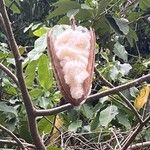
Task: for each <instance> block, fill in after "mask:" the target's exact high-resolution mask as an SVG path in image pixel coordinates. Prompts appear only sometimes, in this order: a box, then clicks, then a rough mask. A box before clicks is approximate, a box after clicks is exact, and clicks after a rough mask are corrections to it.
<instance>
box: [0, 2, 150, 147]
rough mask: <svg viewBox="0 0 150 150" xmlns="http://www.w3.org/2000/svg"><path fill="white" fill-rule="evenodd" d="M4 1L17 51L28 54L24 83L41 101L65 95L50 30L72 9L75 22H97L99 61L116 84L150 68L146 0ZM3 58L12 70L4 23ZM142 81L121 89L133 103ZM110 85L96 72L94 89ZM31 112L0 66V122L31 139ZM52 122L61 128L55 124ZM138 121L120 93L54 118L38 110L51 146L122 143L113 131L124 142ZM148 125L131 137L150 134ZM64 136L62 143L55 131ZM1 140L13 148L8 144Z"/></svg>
mask: <svg viewBox="0 0 150 150" xmlns="http://www.w3.org/2000/svg"><path fill="white" fill-rule="evenodd" d="M5 3H6V6H7V11H8V14H9V17H10V20H11V22H12V27H13V32H14V35H15V38H16V41H17V43H18V45H19V51H20V53H21V55H22V57H23V58H24V61H23V69H24V76H25V81H26V85H27V87H28V90H29V93H30V95H31V97H32V102H33V103H34V105H35V106H36V107H37V108H40V109H47V108H53V107H55V106H56V105H58V103H59V101H60V98H61V97H62V96H61V94H60V92H59V91H58V88H57V85H56V81H55V79H54V77H53V71H52V68H51V64H50V61H49V58H48V56H47V51H46V49H47V43H46V33H47V32H48V31H49V30H50V28H52V27H53V26H54V25H56V24H69V17H70V16H71V15H74V16H75V18H76V20H77V24H78V25H83V26H86V27H88V28H89V27H92V28H94V29H95V33H96V38H97V41H96V42H97V45H96V63H95V66H96V68H97V70H98V71H99V73H100V74H101V75H103V77H105V78H106V79H107V80H108V81H109V82H111V83H112V84H113V85H114V86H117V85H121V84H123V83H127V82H129V81H132V80H134V79H136V78H139V77H141V76H142V75H146V74H148V73H149V70H150V57H149V56H150V28H149V25H150V15H149V14H150V1H149V0H130V1H125V0H107V1H106V0H99V1H98V0H97V1H96V0H72V1H71V0H58V1H56V0H14V1H12V0H5ZM0 62H1V63H2V64H4V65H5V66H7V67H8V68H9V69H10V70H11V71H12V72H14V73H15V64H14V58H13V56H12V54H11V52H10V50H9V47H8V44H7V38H6V37H5V34H4V32H3V30H0ZM144 84H148V83H144ZM141 87H142V85H140V86H137V87H132V88H130V89H127V90H125V91H123V92H122V93H123V95H124V96H125V97H126V98H128V99H129V100H130V101H131V102H132V103H134V100H135V98H136V97H137V94H138V93H139V89H141ZM108 88H109V87H108V86H107V85H106V84H105V83H104V82H102V81H101V80H100V79H99V76H98V74H96V73H95V75H94V79H93V85H92V93H91V94H95V93H98V92H100V91H103V90H105V89H108ZM146 108H147V109H146ZM148 108H149V103H147V105H145V106H144V108H142V109H141V110H140V111H139V113H140V114H141V116H142V118H145V117H146V116H147V114H148V113H149V109H148ZM108 114H109V115H108ZM26 118H27V117H26V112H25V108H24V105H23V102H22V98H21V95H20V91H19V89H18V88H17V86H16V85H15V84H14V83H13V82H12V80H11V79H10V78H9V77H7V76H6V74H5V73H4V72H2V71H0V123H1V124H2V125H4V126H5V127H7V128H8V129H9V130H11V131H12V132H13V133H15V134H16V135H17V136H18V137H19V138H22V139H24V140H25V141H26V142H29V143H32V138H31V136H30V132H29V130H28V125H27V119H26ZM53 122H55V126H57V128H59V130H57V129H55V128H54V127H53V124H54V123H53ZM136 123H137V120H136V118H135V115H134V113H133V112H132V111H131V110H130V109H129V108H128V107H127V106H126V104H125V103H124V101H123V100H122V98H121V97H119V96H118V95H111V96H107V97H104V98H102V99H100V100H99V99H97V100H95V101H93V102H89V103H85V104H84V105H82V106H81V107H79V108H74V109H72V110H69V111H66V112H63V113H60V114H58V115H57V117H56V116H49V117H40V118H38V129H39V132H40V135H41V137H43V139H44V140H45V141H48V137H49V135H50V136H52V135H53V136H52V137H51V142H50V144H49V149H52V148H53V149H54V148H55V149H56V147H60V143H61V144H62V143H63V144H64V145H63V146H64V147H65V148H69V147H70V148H73V147H75V146H78V147H81V148H82V149H83V148H84V149H85V148H87V147H86V146H87V144H88V145H89V147H88V148H89V149H90V148H91V147H92V148H95V149H96V146H97V147H98V148H99V146H100V143H102V144H101V146H102V148H104V147H105V146H106V147H107V146H108V145H111V146H112V147H115V146H116V144H118V143H117V142H116V139H115V138H114V136H115V135H117V137H118V139H119V141H120V142H122V141H123V139H124V138H125V137H126V136H127V135H128V134H129V131H131V130H133V128H134V127H135V124H136ZM60 132H61V134H60ZM71 132H72V133H74V134H72V133H71ZM149 132H150V130H149V125H147V127H145V128H144V129H143V130H142V132H141V133H140V134H139V135H138V136H137V138H136V139H135V141H134V142H135V143H136V142H142V141H149V139H150V134H149ZM55 134H56V135H55ZM60 135H61V137H62V139H63V142H62V141H60V140H59V139H60V138H57V137H60ZM75 135H76V136H77V137H78V138H75ZM0 137H1V139H5V137H6V135H5V133H4V132H1V131H0ZM83 138H84V139H86V140H87V141H88V142H87V141H86V140H83ZM90 139H92V140H91V143H89V141H90ZM111 139H112V140H111ZM81 141H82V142H81ZM48 143H49V142H48ZM106 143H109V144H106ZM2 146H3V147H5V148H9V147H12V146H11V145H7V144H3V145H2ZM61 146H62V145H61ZM58 149H59V148H58Z"/></svg>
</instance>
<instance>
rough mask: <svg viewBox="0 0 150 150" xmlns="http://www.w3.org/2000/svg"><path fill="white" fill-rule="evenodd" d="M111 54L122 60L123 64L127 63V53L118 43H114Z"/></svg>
mask: <svg viewBox="0 0 150 150" xmlns="http://www.w3.org/2000/svg"><path fill="white" fill-rule="evenodd" d="M113 52H114V53H115V54H116V55H117V56H118V57H119V58H121V59H122V60H124V61H125V62H127V61H128V53H127V51H126V50H125V48H124V46H123V45H121V44H120V43H119V42H116V43H115V45H114V49H113Z"/></svg>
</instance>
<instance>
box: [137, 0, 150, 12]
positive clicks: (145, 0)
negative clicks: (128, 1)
mask: <svg viewBox="0 0 150 150" xmlns="http://www.w3.org/2000/svg"><path fill="white" fill-rule="evenodd" d="M139 7H140V8H141V9H142V10H147V9H149V8H150V1H149V0H140V1H139Z"/></svg>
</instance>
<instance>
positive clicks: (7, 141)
mask: <svg viewBox="0 0 150 150" xmlns="http://www.w3.org/2000/svg"><path fill="white" fill-rule="evenodd" d="M0 144H10V145H18V143H17V142H16V141H13V140H2V139H0ZM22 144H23V145H24V146H25V147H28V148H32V149H35V146H34V145H32V144H29V143H25V142H22Z"/></svg>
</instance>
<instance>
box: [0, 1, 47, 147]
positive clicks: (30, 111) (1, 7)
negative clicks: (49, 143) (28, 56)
mask: <svg viewBox="0 0 150 150" xmlns="http://www.w3.org/2000/svg"><path fill="white" fill-rule="evenodd" d="M0 13H1V14H2V17H3V20H4V24H5V28H6V30H7V39H8V41H9V46H10V49H11V51H12V53H13V55H14V58H15V63H16V76H17V78H18V82H19V87H20V90H21V94H22V98H23V101H24V104H25V108H26V112H27V116H28V122H29V127H30V132H31V136H32V139H33V142H34V144H35V146H36V148H37V149H39V150H45V149H46V148H45V146H44V144H43V142H42V141H41V138H40V136H39V133H38V130H37V125H36V116H35V108H34V107H33V103H32V101H31V98H30V95H29V92H28V90H27V87H26V84H25V80H24V76H23V69H22V57H21V55H20V53H19V50H18V46H17V43H16V40H15V38H14V34H13V31H12V27H11V23H10V20H9V18H8V14H7V11H6V7H5V3H4V0H0Z"/></svg>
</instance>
